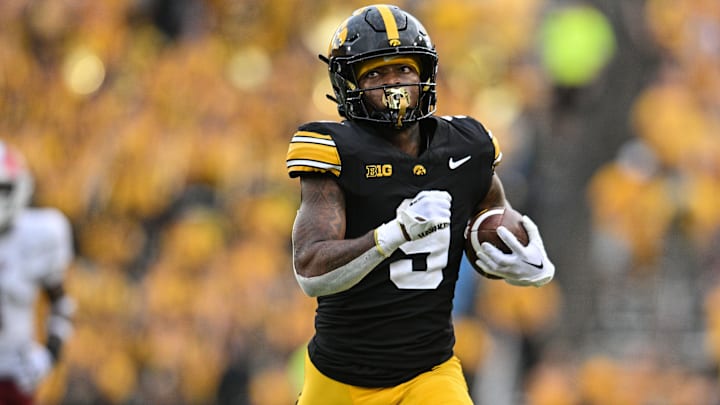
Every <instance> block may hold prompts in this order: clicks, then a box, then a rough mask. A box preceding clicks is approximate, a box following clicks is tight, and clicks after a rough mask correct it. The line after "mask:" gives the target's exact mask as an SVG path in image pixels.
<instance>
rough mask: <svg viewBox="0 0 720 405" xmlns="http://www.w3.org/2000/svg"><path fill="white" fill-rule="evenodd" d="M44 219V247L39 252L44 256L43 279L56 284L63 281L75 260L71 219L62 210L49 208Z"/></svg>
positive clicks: (46, 282)
mask: <svg viewBox="0 0 720 405" xmlns="http://www.w3.org/2000/svg"><path fill="white" fill-rule="evenodd" d="M43 219H44V222H43V224H44V226H43V227H44V229H45V232H43V233H42V239H43V241H42V242H43V243H42V246H44V248H43V251H42V252H38V257H42V258H43V260H42V261H43V262H44V263H43V265H42V267H43V269H42V273H41V280H42V282H43V283H44V284H45V285H54V284H58V283H61V282H62V280H63V278H64V276H65V272H66V271H67V268H68V266H69V265H70V262H71V261H72V260H73V256H74V253H73V243H72V229H71V225H70V221H69V220H68V219H67V218H66V217H65V215H64V214H62V213H61V212H60V211H57V210H54V209H52V210H51V209H48V210H47V211H45V212H44V218H43ZM39 236H40V235H38V237H39Z"/></svg>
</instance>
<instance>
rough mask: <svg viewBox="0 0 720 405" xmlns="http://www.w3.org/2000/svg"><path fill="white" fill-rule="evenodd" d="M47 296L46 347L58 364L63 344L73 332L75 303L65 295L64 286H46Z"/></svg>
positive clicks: (54, 361)
mask: <svg viewBox="0 0 720 405" xmlns="http://www.w3.org/2000/svg"><path fill="white" fill-rule="evenodd" d="M45 294H46V296H47V298H48V301H49V303H50V311H49V316H48V319H47V327H46V330H47V339H46V343H45V345H46V347H47V349H48V351H49V352H50V355H51V356H52V359H53V363H56V362H57V361H58V360H59V359H60V354H61V352H62V348H63V344H64V343H65V342H66V341H67V339H68V338H69V337H70V335H71V334H72V332H73V316H74V314H75V302H74V301H73V300H72V298H70V297H69V296H68V295H67V294H66V293H65V287H64V286H63V284H55V285H52V286H46V287H45Z"/></svg>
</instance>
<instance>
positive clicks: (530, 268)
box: [475, 174, 555, 286]
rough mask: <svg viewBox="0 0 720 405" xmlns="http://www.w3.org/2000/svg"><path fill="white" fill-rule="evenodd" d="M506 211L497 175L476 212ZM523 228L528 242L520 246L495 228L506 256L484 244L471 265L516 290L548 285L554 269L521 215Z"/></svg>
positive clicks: (534, 230)
mask: <svg viewBox="0 0 720 405" xmlns="http://www.w3.org/2000/svg"><path fill="white" fill-rule="evenodd" d="M501 206H507V207H510V202H509V201H508V200H507V199H506V198H505V191H504V188H503V185H502V182H501V181H500V178H499V177H498V176H497V174H495V175H493V180H492V184H491V186H490V190H489V191H488V193H487V196H486V197H485V199H484V200H483V201H481V202H480V204H479V205H478V211H477V212H480V211H482V210H483V209H487V208H491V207H501ZM522 222H523V226H524V227H525V230H526V231H527V233H528V238H529V242H528V245H527V246H524V245H523V244H522V243H520V241H519V240H518V239H517V238H516V237H515V235H514V234H513V233H512V232H510V231H509V230H508V229H507V228H505V227H503V226H501V227H499V228H498V230H497V233H498V236H499V237H500V238H501V239H502V240H503V242H505V244H506V245H507V246H508V247H509V248H510V249H511V252H510V253H503V252H502V251H501V250H500V249H498V248H497V247H495V246H493V245H492V244H490V243H488V242H485V243H483V244H482V245H481V246H480V249H478V250H477V251H476V252H475V253H476V254H477V257H478V259H477V261H476V262H475V264H476V265H477V266H478V267H480V268H481V269H483V271H485V272H486V273H488V274H492V275H494V276H498V277H500V278H503V279H505V281H507V282H508V283H510V284H513V285H518V286H529V285H533V286H541V285H543V284H547V283H549V282H550V281H551V280H552V279H553V277H554V275H555V265H554V264H553V263H552V262H551V261H550V259H549V258H548V255H547V252H546V251H545V245H544V243H543V240H542V237H541V236H540V231H539V230H538V227H537V225H536V224H535V223H534V222H533V221H532V219H530V217H528V216H527V215H523V219H522Z"/></svg>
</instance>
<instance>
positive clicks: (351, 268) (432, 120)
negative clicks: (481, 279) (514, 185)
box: [287, 5, 555, 405]
mask: <svg viewBox="0 0 720 405" xmlns="http://www.w3.org/2000/svg"><path fill="white" fill-rule="evenodd" d="M320 58H321V59H322V60H323V61H324V62H326V63H327V64H328V71H329V74H330V81H331V83H332V87H333V90H334V93H335V94H334V97H331V99H333V100H334V101H335V102H336V103H337V108H338V112H339V114H340V115H341V116H342V117H344V118H345V119H344V120H343V121H341V122H311V123H307V124H304V125H302V126H300V127H299V129H298V130H297V132H295V134H294V135H293V137H292V140H291V142H290V146H289V149H288V153H287V169H288V173H289V176H290V177H300V187H301V203H300V208H299V210H298V212H297V217H296V219H295V223H294V226H293V232H292V241H293V263H294V270H295V278H296V279H297V282H298V283H299V285H300V287H301V288H302V290H303V291H304V292H305V293H306V294H307V295H309V296H312V297H317V312H316V318H315V335H314V336H313V338H312V339H311V341H310V343H309V345H308V352H307V357H306V361H305V382H304V385H303V389H302V392H301V394H300V396H299V398H298V403H299V404H300V405H318V404H333V405H345V404H400V403H402V404H413V405H417V404H433V405H435V404H471V403H472V400H471V398H470V396H469V394H468V388H467V384H466V381H465V379H464V377H463V374H462V369H461V365H460V362H459V360H458V358H457V357H456V356H455V355H454V354H453V346H454V343H455V337H454V333H453V326H452V319H451V310H452V299H453V292H454V290H455V283H456V281H457V278H458V268H459V265H460V260H461V257H462V253H463V245H464V240H463V231H464V228H465V226H466V224H467V222H468V219H469V218H470V217H471V215H472V214H473V213H476V212H479V211H480V210H482V209H483V208H488V207H493V206H503V205H508V206H509V203H508V202H507V201H506V199H505V194H504V192H503V187H502V184H501V182H500V179H499V178H498V176H497V175H496V174H495V172H494V169H495V166H496V165H497V164H498V162H500V159H501V156H502V154H501V152H500V149H499V146H498V142H497V140H496V139H495V138H493V137H492V135H491V134H490V132H489V131H487V130H486V129H485V128H484V127H483V125H482V124H481V123H480V122H478V121H476V120H475V119H472V118H469V117H465V116H454V117H436V116H434V115H433V113H434V112H435V110H436V108H435V105H436V91H435V89H436V84H435V79H436V73H437V62H438V58H437V53H436V51H435V48H434V46H433V43H432V42H431V40H430V37H429V36H428V33H427V31H426V30H425V28H424V27H423V26H422V24H421V23H420V22H419V21H418V20H417V19H416V18H415V17H413V16H412V15H410V14H408V13H407V12H405V11H403V10H401V9H400V8H398V7H395V6H390V5H373V6H367V7H363V8H361V9H358V10H356V11H355V12H354V13H353V14H352V15H351V16H350V17H349V18H347V19H346V20H345V21H344V22H343V23H342V24H341V25H340V26H339V27H338V28H337V30H336V32H335V34H334V35H333V37H332V40H331V43H330V49H329V55H328V56H321V57H320ZM523 223H524V225H525V227H526V228H527V230H528V233H529V234H530V242H529V244H528V246H523V245H521V244H520V242H518V240H517V239H516V238H515V237H514V236H513V235H512V234H510V233H509V232H503V239H504V240H505V242H506V244H507V245H508V246H510V247H512V252H511V253H509V254H504V253H502V252H501V251H500V250H498V249H497V248H495V247H494V246H491V245H485V246H483V247H482V248H481V249H480V251H478V252H477V254H478V257H479V259H478V263H477V264H478V266H480V267H481V268H483V269H484V270H486V272H487V273H489V274H492V275H494V276H497V277H500V278H503V279H505V281H507V282H509V283H513V284H517V285H534V286H539V285H542V284H544V283H547V282H549V281H550V280H551V279H552V278H553V274H554V271H555V270H554V266H553V264H552V263H551V262H550V260H549V259H548V257H547V254H546V252H545V249H544V247H543V243H542V239H541V238H540V234H539V233H538V231H537V227H536V226H535V224H534V223H533V222H532V221H531V220H530V219H529V218H527V217H524V219H523ZM502 230H503V229H502V228H501V231H502ZM505 231H507V230H506V229H505Z"/></svg>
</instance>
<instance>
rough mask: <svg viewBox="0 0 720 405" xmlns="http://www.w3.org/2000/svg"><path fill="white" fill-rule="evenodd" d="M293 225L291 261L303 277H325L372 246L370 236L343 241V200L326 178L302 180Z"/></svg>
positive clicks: (338, 190)
mask: <svg viewBox="0 0 720 405" xmlns="http://www.w3.org/2000/svg"><path fill="white" fill-rule="evenodd" d="M300 196H301V197H300V198H301V202H300V209H299V210H298V212H297V216H296V218H295V223H294V225H293V234H292V240H293V261H294V265H295V271H296V273H297V274H298V275H300V276H302V277H317V276H322V275H323V274H327V273H329V272H331V271H333V270H335V269H337V268H339V267H341V266H342V265H344V264H347V263H348V262H350V261H351V260H353V259H355V258H357V257H358V256H360V255H361V254H363V253H364V252H366V251H368V250H370V249H371V248H373V247H374V246H375V241H374V239H373V234H372V232H368V233H367V234H365V235H363V236H362V237H359V238H355V239H344V238H345V197H344V195H343V193H342V190H341V189H340V187H339V186H338V184H337V183H336V182H335V180H334V179H332V178H331V177H329V176H319V175H317V176H313V175H309V176H303V177H302V179H301V180H300Z"/></svg>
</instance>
